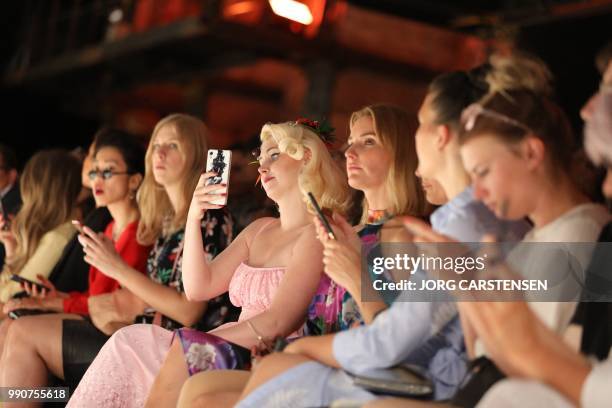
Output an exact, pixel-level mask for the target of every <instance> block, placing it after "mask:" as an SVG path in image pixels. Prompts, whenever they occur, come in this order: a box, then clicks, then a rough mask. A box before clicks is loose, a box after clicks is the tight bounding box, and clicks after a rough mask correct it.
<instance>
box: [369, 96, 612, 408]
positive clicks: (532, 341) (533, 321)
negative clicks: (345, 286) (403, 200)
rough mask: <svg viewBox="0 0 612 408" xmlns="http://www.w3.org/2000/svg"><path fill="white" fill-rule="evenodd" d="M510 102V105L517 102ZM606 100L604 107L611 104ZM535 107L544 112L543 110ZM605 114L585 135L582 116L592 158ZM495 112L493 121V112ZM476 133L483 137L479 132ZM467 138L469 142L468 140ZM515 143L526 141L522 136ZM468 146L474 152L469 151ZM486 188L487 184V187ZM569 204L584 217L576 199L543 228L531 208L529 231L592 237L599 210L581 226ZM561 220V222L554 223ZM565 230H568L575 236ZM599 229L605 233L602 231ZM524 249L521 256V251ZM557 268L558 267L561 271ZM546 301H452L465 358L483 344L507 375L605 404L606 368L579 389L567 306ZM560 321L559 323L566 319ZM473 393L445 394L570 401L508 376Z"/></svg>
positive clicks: (497, 400)
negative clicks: (566, 332) (567, 335)
mask: <svg viewBox="0 0 612 408" xmlns="http://www.w3.org/2000/svg"><path fill="white" fill-rule="evenodd" d="M509 96H510V97H516V95H512V94H509ZM597 99H598V98H597ZM516 102H517V103H518V102H519V101H516ZM523 102H524V101H523ZM522 106H524V105H522ZM608 106H609V107H610V106H612V105H608ZM524 107H525V108H526V109H527V108H528V106H524ZM498 108H499V107H498ZM608 109H609V108H608ZM542 111H544V112H546V110H542ZM494 112H499V110H495V111H494ZM610 112H612V111H609V112H608V114H607V115H608V116H607V118H608V119H607V123H606V125H607V126H608V127H606V125H603V122H600V123H601V124H602V125H603V126H601V127H599V129H600V131H599V132H595V133H593V134H592V135H591V136H592V137H590V136H589V132H588V130H589V128H591V129H592V128H593V125H594V122H596V121H587V132H586V138H585V141H586V147H587V152H589V150H590V152H589V153H590V155H591V156H593V155H594V154H593V153H594V151H597V152H598V153H597V154H596V155H595V157H597V158H598V159H596V160H595V161H596V162H601V158H602V157H605V154H604V155H602V154H601V153H600V152H601V150H604V149H601V150H600V149H593V148H592V146H594V145H599V146H600V147H603V146H604V144H605V143H604V144H602V140H604V139H607V138H609V135H610V133H609V123H610V118H611V117H612V113H610ZM584 113H587V112H585V110H583V116H585V115H584ZM488 115H490V116H491V115H492V113H491V112H489V113H488ZM466 116H467V117H466V119H467V120H469V118H470V116H469V115H466ZM585 117H586V116H585ZM599 117H600V118H602V117H605V116H604V115H602V116H599ZM497 118H498V119H499V120H501V117H497ZM507 119H511V118H507ZM467 123H469V122H467ZM468 127H469V126H468ZM534 127H535V126H534ZM480 129H481V130H483V127H481V128H480ZM531 129H533V128H531ZM602 129H605V131H603V132H602V131H601V130H602ZM534 131H535V129H534ZM468 132H469V130H468ZM540 132H541V133H540V134H542V130H540ZM491 134H495V133H491ZM535 134H538V133H535ZM604 135H605V136H604ZM481 137H483V138H485V137H487V136H481ZM524 137H526V138H528V137H533V136H529V135H528V136H524ZM602 137H603V139H602ZM468 143H471V142H469V141H468ZM523 143H526V141H525V140H524V139H523ZM532 143H533V142H532ZM518 147H523V148H525V145H522V146H521V144H519V146H518ZM604 151H605V150H604ZM473 152H474V153H475V151H473ZM518 152H519V153H521V154H520V155H518V157H525V156H524V155H525V153H526V152H525V151H522V150H518ZM498 153H499V151H498ZM468 163H470V161H469V160H467V162H466V164H468ZM468 165H469V164H468ZM557 165H558V164H557ZM494 166H495V165H494V164H491V167H494ZM504 167H505V166H502V165H500V164H498V165H497V168H496V170H495V171H492V173H493V174H491V175H490V177H493V178H495V177H496V176H498V174H495V173H497V172H500V171H501V170H503V168H504ZM532 171H533V170H532ZM608 172H609V171H608ZM565 177H566V178H565V179H564V181H565V182H566V183H567V182H571V181H570V179H569V175H568V174H565ZM605 185H606V184H604V192H605V193H606V195H608V192H607V191H606V188H605ZM492 186H493V185H492V184H490V183H489V184H488V187H489V188H491V189H492ZM481 187H484V186H481ZM527 187H529V186H527ZM550 189H551V190H552V189H553V187H551V188H550ZM490 191H494V190H493V189H492V190H490ZM515 191H516V190H515ZM549 194H550V192H549ZM566 194H567V193H566ZM489 197H490V199H492V198H493V197H491V196H489ZM536 198H537V197H536ZM557 199H558V200H559V199H560V197H557ZM566 201H567V198H566ZM515 203H516V202H515ZM570 204H571V201H569V203H565V206H568V205H570ZM549 205H550V204H549ZM551 209H552V208H549V211H551ZM561 209H563V206H561ZM577 210H582V211H581V212H582V213H583V214H581V215H582V216H583V217H584V215H585V211H584V210H585V206H584V205H582V206H580V205H579V206H578V208H577V209H576V208H575V207H574V209H570V210H566V211H565V212H562V215H561V216H560V217H559V216H558V218H557V219H556V220H551V221H549V224H548V225H545V226H540V225H538V224H539V223H538V222H537V220H541V218H540V217H541V216H542V215H544V214H539V215H540V217H538V216H537V215H538V214H537V212H536V213H535V215H536V216H534V215H531V217H532V219H534V223H535V227H536V233H538V234H537V236H538V237H539V238H541V239H550V240H553V238H552V237H553V235H552V234H555V236H556V239H557V240H563V241H565V242H572V241H574V240H576V239H577V240H579V241H583V242H584V241H585V240H586V239H588V238H589V237H591V236H592V231H590V230H593V229H596V230H597V229H598V228H594V227H596V226H597V225H598V224H599V219H600V218H603V219H605V218H606V217H605V216H604V215H603V214H602V215H601V216H597V217H596V218H594V217H593V215H595V214H596V213H593V214H592V215H591V217H590V218H591V219H587V220H588V221H587V223H586V224H587V225H585V226H584V227H583V228H579V226H580V225H579V224H578V223H577V220H576V218H578V217H577V214H576V212H577ZM558 211H559V210H558ZM568 215H569V216H568ZM572 218H574V220H572ZM561 220H562V221H563V222H560V221H561ZM594 221H596V222H594ZM576 224H578V225H576ZM549 225H550V226H554V227H556V228H553V229H552V230H548V231H547V230H546V229H547V228H548V226H549ZM608 225H609V224H608ZM410 229H411V230H412V231H413V233H415V235H417V238H416V239H421V240H423V239H426V240H428V241H441V242H443V241H445V240H446V238H445V237H442V236H439V235H437V234H435V233H433V232H432V231H429V230H428V228H427V227H425V226H423V225H421V224H419V223H418V222H414V221H411V222H410ZM538 229H539V230H538ZM606 230H608V227H606V228H604V229H603V232H602V236H601V237H600V240H602V237H603V239H604V240H606V239H607V237H606V236H605V235H606ZM572 233H573V234H575V235H576V237H575V236H574V235H573V234H572ZM607 234H609V232H608V233H607ZM424 237H426V238H424ZM527 255H528V256H529V254H527ZM580 255H582V254H579V256H578V261H579V262H580V263H581V266H582V267H586V262H585V260H584V259H582V257H580ZM599 255H601V254H600V253H598V252H595V253H594V256H595V258H594V260H593V262H592V263H591V268H589V272H588V273H587V289H588V288H589V285H588V277H589V276H590V275H591V274H592V272H591V271H592V269H593V267H600V266H601V259H599ZM608 259H609V257H608ZM540 261H542V262H546V260H544V259H540ZM504 268H505V267H504ZM560 272H561V273H562V271H560ZM498 275H499V274H498ZM605 275H606V274H601V272H600V273H599V274H598V275H597V276H605ZM600 279H601V278H600ZM607 286H608V288H609V287H610V285H609V281H608V284H607ZM598 289H599V290H601V287H599V288H598ZM547 305H548V304H547ZM573 305H574V303H573V302H572V303H569V306H573ZM551 306H552V307H550V306H548V307H544V308H543V307H541V303H533V302H531V303H521V302H488V303H483V302H476V303H469V302H462V303H460V314H461V317H462V325H463V326H464V330H465V331H466V333H471V334H472V335H471V336H469V337H466V343H467V345H468V350H470V355H471V356H472V357H475V356H477V355H478V353H479V350H478V347H477V345H478V344H480V345H481V346H482V347H480V349H481V350H482V349H486V353H487V355H488V356H490V357H491V358H492V359H493V361H494V362H495V363H496V365H497V367H498V368H499V369H500V370H502V371H503V372H504V373H505V374H507V375H510V376H519V377H526V378H528V379H534V380H536V381H542V382H544V383H547V384H548V385H549V386H552V387H554V388H556V389H557V391H559V392H560V393H562V394H563V395H565V397H566V398H569V399H570V400H571V401H573V403H574V404H576V403H579V402H580V397H581V390H582V398H583V400H582V403H583V404H584V406H605V405H606V404H607V403H608V402H609V397H607V398H606V391H607V390H604V388H603V387H601V385H602V384H603V383H604V382H605V381H606V378H608V380H609V379H610V378H612V377H610V376H609V372H610V371H609V370H607V366H606V365H605V364H604V365H601V366H600V367H598V368H597V369H596V370H594V372H593V374H592V375H591V378H592V380H590V381H588V384H589V385H588V386H587V385H585V386H584V387H583V385H582V384H583V383H584V382H585V378H586V376H587V374H588V372H589V370H590V367H589V366H588V364H586V360H584V359H582V358H581V357H579V356H578V355H577V354H576V351H575V350H572V349H571V348H570V347H568V345H567V343H565V342H564V341H563V340H562V338H561V336H560V334H562V333H563V330H562V329H561V330H559V325H558V324H559V319H558V317H559V316H562V317H563V318H566V316H567V314H564V313H563V308H567V307H568V304H567V303H552V302H551ZM606 306H607V305H606ZM593 311H594V310H593V309H591V310H590V312H593ZM551 312H552V313H551ZM555 312H556V313H555ZM602 312H603V313H605V314H607V316H606V315H604V317H603V320H604V321H607V322H609V321H610V315H609V313H610V310H609V309H608V308H604V309H603V311H602V309H601V308H598V309H597V311H596V313H598V314H601V313H602ZM586 314H587V317H586V319H587V320H586V321H587V322H588V321H589V320H591V319H590V318H592V317H593V316H590V317H589V316H588V314H589V308H587V311H586ZM555 316H556V317H557V319H554V317H555ZM551 317H553V318H551ZM598 318H600V316H597V317H595V321H597V320H599V321H601V320H600V319H598ZM565 321H567V319H566V320H565ZM555 323H556V324H555ZM608 324H609V323H608ZM608 327H609V326H608ZM551 329H553V330H551ZM554 331H556V332H557V333H556V334H555V333H554ZM586 334H587V331H586V330H585V335H586ZM601 341H602V339H599V343H598V344H597V345H598V346H599V348H601V346H602V345H603V344H601ZM583 346H584V338H583ZM603 346H604V347H605V348H607V349H608V350H609V349H610V342H609V337H608V340H607V344H606V345H603ZM499 377H500V376H498V378H499ZM468 385H469V384H468ZM473 391H474V389H473V388H472V393H473ZM479 391H481V392H485V391H487V388H486V387H485V388H484V389H481V390H479ZM479 399H480V394H478V395H477V396H476V397H474V396H466V395H465V394H463V395H462V393H461V391H460V392H459V395H457V396H455V397H454V398H453V400H451V403H452V405H453V406H474V405H476V404H477V403H478V406H487V407H489V406H491V407H493V406H494V407H498V406H508V407H511V406H517V407H518V406H526V405H530V404H536V405H538V406H540V405H545V406H559V407H566V406H570V405H569V402H568V401H567V400H564V399H563V398H562V396H561V395H559V394H556V393H555V392H552V391H551V390H547V389H546V388H545V387H543V386H541V385H539V384H536V383H528V382H525V381H514V380H513V381H502V382H500V383H498V384H497V385H495V386H493V388H491V389H490V390H489V391H488V392H487V394H486V395H485V397H484V399H483V400H482V401H480V402H479ZM604 401H606V402H604ZM368 406H369V407H370V406H371V407H412V406H419V407H420V406H422V404H420V403H417V402H414V401H409V400H387V401H384V400H383V401H380V402H377V403H374V404H371V405H368Z"/></svg>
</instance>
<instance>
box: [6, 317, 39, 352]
mask: <svg viewBox="0 0 612 408" xmlns="http://www.w3.org/2000/svg"><path fill="white" fill-rule="evenodd" d="M31 320H32V318H28V317H22V318H19V319H17V320H13V321H12V323H11V324H10V325H8V327H7V328H6V339H5V342H6V346H5V347H14V346H15V345H22V344H25V343H27V342H28V340H29V339H30V338H32V337H33V335H34V332H33V331H32V330H33V329H34V328H33V327H32V324H31Z"/></svg>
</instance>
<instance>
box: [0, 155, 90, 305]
mask: <svg viewBox="0 0 612 408" xmlns="http://www.w3.org/2000/svg"><path fill="white" fill-rule="evenodd" d="M58 163H62V165H61V166H58ZM80 173H81V166H80V164H79V162H78V160H77V159H75V158H74V157H73V156H71V155H70V154H69V153H68V152H65V151H62V150H46V151H42V152H39V153H36V154H35V155H34V156H33V157H32V158H31V159H30V160H29V161H28V163H27V164H26V166H25V168H24V170H23V174H22V176H21V182H20V184H19V185H20V189H21V197H22V200H23V205H22V207H21V210H20V211H19V212H18V213H17V216H16V217H15V219H14V220H13V221H12V222H11V227H10V229H9V230H6V231H5V230H4V228H3V227H4V224H5V223H7V222H8V220H2V221H1V224H2V225H0V241H1V242H2V243H3V244H4V247H5V250H6V260H5V265H4V268H3V269H2V273H1V274H0V304H3V303H5V302H7V301H8V300H9V299H10V298H11V297H12V296H13V295H15V294H17V293H18V292H21V291H22V290H23V288H22V287H21V285H20V284H19V283H17V282H15V281H11V276H12V275H13V274H16V275H19V276H21V277H22V278H25V279H29V280H32V281H36V280H38V275H42V276H43V277H45V278H46V277H47V276H48V275H49V273H51V269H52V268H53V266H54V265H55V263H56V262H57V261H58V259H59V258H60V256H61V254H62V250H63V249H64V246H65V245H66V243H67V242H68V241H69V240H70V238H71V237H72V236H73V235H74V232H75V230H74V227H73V226H72V225H71V224H70V220H71V219H73V218H74V216H75V215H76V199H77V196H78V194H79V192H80V191H81V180H80Z"/></svg>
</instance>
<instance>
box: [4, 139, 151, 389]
mask: <svg viewBox="0 0 612 408" xmlns="http://www.w3.org/2000/svg"><path fill="white" fill-rule="evenodd" d="M143 157H144V149H143V148H142V147H141V146H140V145H139V143H138V142H137V141H136V140H135V139H134V138H133V136H131V135H129V134H126V133H124V132H121V131H118V130H112V129H106V130H104V131H102V132H101V133H99V134H98V136H97V140H96V148H95V151H94V163H93V167H92V168H91V169H90V172H89V177H90V179H91V182H92V189H93V191H94V198H95V200H96V205H97V206H98V207H107V208H108V210H109V212H110V214H111V216H112V221H111V222H110V223H109V224H108V225H107V227H106V230H105V232H104V236H105V239H108V240H110V241H111V242H113V244H114V247H115V249H116V251H117V253H118V254H119V256H121V258H122V259H123V260H124V261H125V262H126V263H127V264H128V265H130V266H131V267H133V268H134V269H136V270H138V271H140V272H141V273H142V272H144V270H145V265H146V259H147V254H148V253H149V249H150V248H149V246H143V245H140V244H139V243H138V242H137V240H136V231H137V228H138V219H139V218H140V215H139V211H138V206H137V203H136V191H137V189H138V187H139V185H140V182H141V181H142V177H143V173H144V160H143ZM73 224H75V226H76V227H77V229H79V230H82V226H81V224H80V222H78V221H76V220H75V221H73ZM40 279H41V281H43V283H44V285H45V286H46V287H47V288H49V289H42V290H40V289H39V288H38V287H37V286H35V285H30V284H28V283H25V284H24V288H25V289H26V291H27V292H28V293H29V295H30V297H29V298H22V299H12V300H10V301H9V302H7V303H6V305H5V306H4V311H5V312H6V313H11V312H13V313H18V312H23V311H24V309H30V310H37V311H44V312H49V313H53V312H56V313H55V314H46V315H42V316H30V317H28V318H25V317H22V318H20V319H19V321H17V322H15V323H13V324H12V325H11V326H12V327H13V329H12V330H9V334H8V337H9V338H11V339H12V340H10V341H9V342H7V348H8V349H9V351H8V352H7V353H9V354H12V355H13V356H14V358H15V359H16V360H18V361H22V360H21V359H25V358H28V359H29V358H32V357H33V356H28V354H32V349H40V350H48V351H47V352H46V353H43V354H41V357H42V358H41V359H42V362H43V363H45V364H46V363H47V361H53V362H52V363H50V366H51V367H59V366H60V365H61V366H63V370H62V371H60V372H54V374H55V375H57V376H59V377H60V378H64V377H65V375H64V374H65V373H66V372H67V371H68V372H70V373H72V371H73V370H74V368H73V365H74V364H75V361H74V360H78V359H79V357H78V356H77V355H74V352H75V351H77V350H78V349H79V347H78V344H79V343H80V342H83V343H86V342H87V341H86V340H84V339H85V338H92V336H93V337H98V338H99V339H100V341H102V342H103V341H104V340H105V339H106V336H105V335H104V334H103V333H101V332H99V331H98V330H97V329H96V328H95V327H94V326H93V325H92V324H91V322H90V321H89V320H85V321H79V322H74V321H72V320H80V319H79V317H80V316H88V315H89V307H88V299H89V298H90V297H92V296H97V295H101V294H103V293H108V292H112V291H114V290H117V289H119V283H118V282H117V281H116V280H114V279H112V278H109V277H107V276H106V275H104V274H103V273H102V272H100V271H99V270H98V269H97V268H95V267H93V266H92V267H90V270H89V288H88V290H87V291H85V292H76V291H75V292H70V293H64V292H61V291H57V290H56V289H55V287H54V286H53V284H52V283H51V282H50V281H48V280H47V279H45V278H43V277H42V276H41V277H40ZM26 313H27V311H26ZM18 333H27V338H22V337H21V336H20V335H18ZM14 341H16V342H17V344H18V345H19V348H15V344H13V345H11V342H14ZM26 345H28V346H30V348H28V347H26ZM62 350H63V351H62ZM57 351H59V355H57V354H54V353H56V352H57ZM77 353H79V352H77ZM7 356H8V354H7ZM58 361H59V363H58ZM3 363H4V364H5V365H6V367H9V368H10V370H11V372H12V375H13V376H15V378H17V379H18V378H19V375H20V374H21V373H20V370H21V369H24V370H27V371H28V372H29V373H31V372H32V370H36V369H38V368H39V367H40V365H36V366H33V367H29V366H24V365H23V364H21V365H19V366H18V367H11V363H16V361H14V360H11V359H4V361H3ZM34 367H35V368H34ZM43 374H44V375H46V371H43V372H41V373H36V374H35V376H34V377H39V376H40V377H42V376H43ZM0 378H1V377H0ZM17 381H19V380H17Z"/></svg>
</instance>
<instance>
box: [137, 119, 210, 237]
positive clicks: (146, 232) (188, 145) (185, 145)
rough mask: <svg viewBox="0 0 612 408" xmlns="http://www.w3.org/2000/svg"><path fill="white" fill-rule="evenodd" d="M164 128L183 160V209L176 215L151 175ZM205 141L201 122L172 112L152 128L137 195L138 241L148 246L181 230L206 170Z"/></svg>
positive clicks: (203, 127) (205, 136) (165, 195)
mask: <svg viewBox="0 0 612 408" xmlns="http://www.w3.org/2000/svg"><path fill="white" fill-rule="evenodd" d="M166 126H171V127H172V128H173V129H174V131H175V133H176V135H177V136H178V140H179V152H180V153H181V154H182V155H183V157H184V158H185V168H184V169H183V174H182V181H183V185H182V193H183V208H180V209H178V211H176V212H175V211H174V208H173V207H172V203H171V202H170V197H168V193H166V190H165V188H164V187H163V186H162V185H161V184H159V183H157V182H156V181H155V177H154V175H153V144H154V143H155V139H156V137H157V135H158V133H159V132H160V130H161V129H162V128H164V127H166ZM207 138H208V130H207V129H206V126H205V125H204V122H202V121H201V120H200V119H198V118H195V117H193V116H190V115H186V114H182V113H175V114H172V115H169V116H166V117H165V118H163V119H162V120H160V121H159V122H158V123H157V125H155V129H153V133H152V134H151V140H150V141H149V146H148V147H147V152H146V154H145V176H144V179H143V181H142V184H141V186H140V189H139V190H138V195H137V200H138V206H139V208H140V223H139V224H138V232H137V239H138V242H140V243H141V244H143V245H150V244H152V243H154V242H155V240H156V239H157V238H158V237H160V236H162V235H163V236H167V235H169V234H172V233H174V232H176V231H178V230H180V229H181V228H184V226H185V222H186V220H187V211H188V210H189V203H190V202H191V197H192V195H193V191H194V190H195V187H196V184H197V183H198V179H199V177H200V174H202V171H203V170H204V169H205V167H206V150H207V146H208V144H207Z"/></svg>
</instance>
